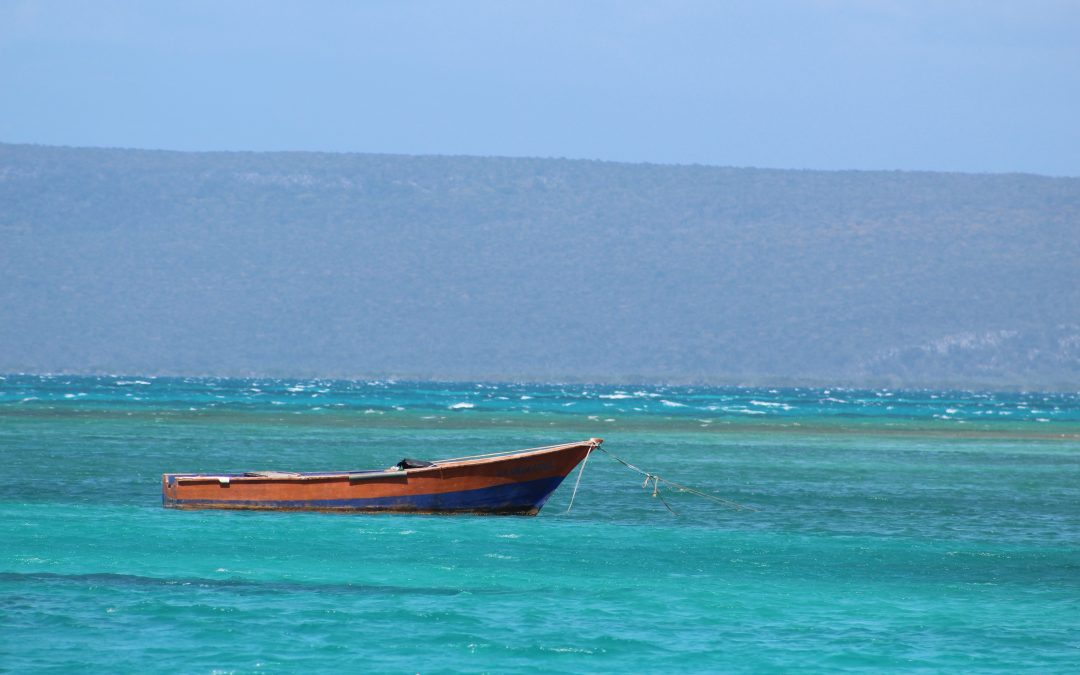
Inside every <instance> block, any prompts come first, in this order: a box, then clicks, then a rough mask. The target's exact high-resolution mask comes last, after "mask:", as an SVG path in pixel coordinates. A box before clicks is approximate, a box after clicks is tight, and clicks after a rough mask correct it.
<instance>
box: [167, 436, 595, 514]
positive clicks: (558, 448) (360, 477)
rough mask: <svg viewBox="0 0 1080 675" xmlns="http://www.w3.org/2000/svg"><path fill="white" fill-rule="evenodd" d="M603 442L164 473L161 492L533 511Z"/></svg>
mask: <svg viewBox="0 0 1080 675" xmlns="http://www.w3.org/2000/svg"><path fill="white" fill-rule="evenodd" d="M601 443H603V439H600V438H590V439H589V440H587V441H580V442H577V443H566V444H563V445H551V446H546V447H542V448H530V449H528V450H516V451H508V452H497V453H491V454H485V455H472V456H468V457H457V458H454V459H445V460H439V461H432V462H428V461H420V460H415V459H408V458H406V459H403V460H401V461H400V462H398V463H397V464H395V465H394V466H392V467H390V468H389V469H383V470H375V471H339V472H327V473H322V472H320V473H293V472H287V471H252V472H247V473H239V474H199V473H167V474H164V475H163V476H162V477H161V500H162V505H163V506H164V507H165V508H170V509H243V510H261V511H340V512H363V513H374V512H407V513H447V514H453V513H459V514H461V513H474V514H491V515H524V516H534V515H536V514H537V513H539V512H540V509H541V508H543V506H544V504H545V503H546V502H547V500H548V498H549V497H550V496H551V494H552V493H553V492H554V491H555V489H556V488H558V487H559V484H560V483H562V481H563V479H564V478H566V476H567V474H569V473H570V472H571V471H572V470H573V469H574V467H575V466H577V465H578V464H579V463H581V462H582V461H583V460H585V459H586V458H587V457H588V456H589V453H591V452H592V451H594V450H596V449H597V448H599V447H600V444H601Z"/></svg>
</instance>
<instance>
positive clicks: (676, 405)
mask: <svg viewBox="0 0 1080 675" xmlns="http://www.w3.org/2000/svg"><path fill="white" fill-rule="evenodd" d="M660 402H661V403H663V404H664V405H666V406H667V407H669V408H685V407H686V404H685V403H676V402H675V401H669V400H667V399H666V398H662V399H660Z"/></svg>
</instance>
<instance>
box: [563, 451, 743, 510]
mask: <svg viewBox="0 0 1080 675" xmlns="http://www.w3.org/2000/svg"><path fill="white" fill-rule="evenodd" d="M596 449H597V450H599V451H601V452H603V453H604V454H605V455H607V456H608V457H610V458H612V459H613V460H615V461H616V462H618V463H619V464H622V465H623V466H625V467H626V468H628V469H630V470H631V471H634V472H636V473H639V474H641V475H642V476H645V482H644V483H642V484H641V487H643V488H648V487H649V482H650V481H652V484H653V494H652V496H653V497H659V498H660V501H661V502H663V503H664V506H666V507H667V510H668V511H671V512H672V513H675V511H674V510H673V509H672V508H671V506H669V505H668V503H667V502H666V501H665V500H664V498H663V497H662V496H661V495H660V481H664V482H665V483H667V484H668V485H670V486H671V487H673V488H675V489H677V490H681V491H683V492H689V493H690V494H692V495H697V496H698V497H704V498H705V499H711V500H712V501H714V502H716V503H717V504H720V505H721V506H724V507H725V508H729V509H734V510H735V511H757V509H755V508H754V507H752V506H746V505H745V504H739V503H737V502H733V501H731V500H729V499H723V498H722V497H717V496H716V495H713V494H709V493H708V492H702V491H701V490H697V489H694V488H692V487H689V486H686V485H683V484H681V483H676V482H675V481H673V480H668V479H667V478H664V477H663V476H658V475H656V474H655V473H652V472H649V471H645V470H644V469H641V468H639V467H636V466H634V465H633V464H631V463H630V462H628V461H626V460H625V459H623V458H622V457H619V456H618V455H615V454H613V453H612V452H610V451H608V450H606V449H604V448H601V447H599V446H597V448H596ZM582 468H584V466H583V467H582ZM578 480H581V474H578ZM574 491H575V492H576V491H577V486H575V487H574ZM571 503H573V499H571ZM675 515H678V514H677V513H675Z"/></svg>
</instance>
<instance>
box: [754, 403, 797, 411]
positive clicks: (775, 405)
mask: <svg viewBox="0 0 1080 675" xmlns="http://www.w3.org/2000/svg"><path fill="white" fill-rule="evenodd" d="M750 405H757V406H761V407H762V408H783V409H784V410H791V406H790V405H788V404H787V403H774V402H772V401H750Z"/></svg>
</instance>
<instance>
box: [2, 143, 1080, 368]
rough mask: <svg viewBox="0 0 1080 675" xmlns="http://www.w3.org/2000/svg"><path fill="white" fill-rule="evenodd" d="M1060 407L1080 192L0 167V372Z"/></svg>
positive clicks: (868, 180)
mask: <svg viewBox="0 0 1080 675" xmlns="http://www.w3.org/2000/svg"><path fill="white" fill-rule="evenodd" d="M4 371H7V372H12V371H33V372H55V371H69V372H87V371H104V372H123V373H148V374H153V373H177V374H220V375H247V374H277V375H297V376H306V375H317V376H365V375H396V376H402V377H439V378H481V379H482V378H500V379H556V380H561V379H587V380H607V381H635V380H672V381H710V382H723V383H733V384H735V383H744V382H756V383H768V382H773V383H777V384H784V383H800V382H805V383H810V382H821V383H830V384H835V383H867V384H871V383H887V384H901V385H904V384H906V385H923V384H937V385H987V386H1018V387H1037V386H1038V387H1055V388H1061V387H1064V388H1076V387H1077V386H1078V384H1080V179H1077V178H1047V177H1040V176H1032V175H971V174H942V173H910V172H822V171H786V170H761V169H741V168H717V167H706V166H658V165H640V164H634V165H631V164H617V163H605V162H590V161H578V160H573V161H572V160H559V159H506V158H480V157H409V156H389V155H364V154H315V153H222V152H215V153H178V152H159V151H136V150H104V149H80V148H57V147H40V146H25V145H0V372H4Z"/></svg>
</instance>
